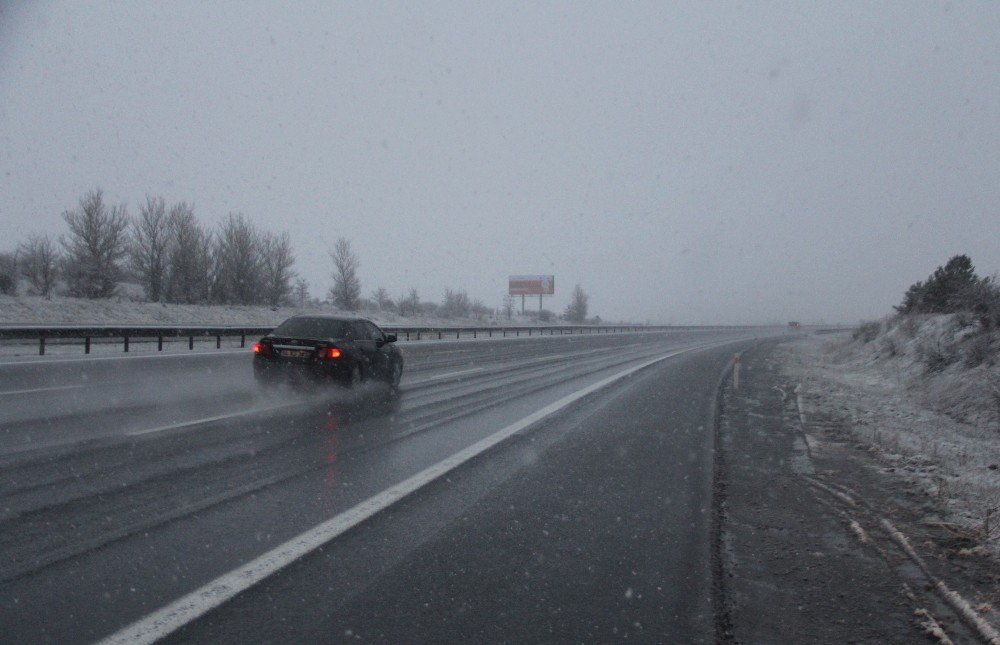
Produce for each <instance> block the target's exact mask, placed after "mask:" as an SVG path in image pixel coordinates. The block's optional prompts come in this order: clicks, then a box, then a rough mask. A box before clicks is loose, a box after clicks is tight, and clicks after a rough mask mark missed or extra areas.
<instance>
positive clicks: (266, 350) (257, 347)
mask: <svg viewBox="0 0 1000 645" xmlns="http://www.w3.org/2000/svg"><path fill="white" fill-rule="evenodd" d="M253 353H254V354H259V355H260V356H274V348H273V347H271V346H270V345H268V344H267V343H255V344H254V346H253Z"/></svg>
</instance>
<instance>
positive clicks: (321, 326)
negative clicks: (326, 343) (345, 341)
mask: <svg viewBox="0 0 1000 645" xmlns="http://www.w3.org/2000/svg"><path fill="white" fill-rule="evenodd" d="M350 330H351V323H349V322H346V321H343V320H329V319H327V318H292V319H289V320H286V321H285V322H283V323H281V324H280V325H278V327H277V328H276V329H275V330H274V331H273V332H272V333H273V334H274V335H275V336H286V337H291V338H349V337H350V336H351V331H350Z"/></svg>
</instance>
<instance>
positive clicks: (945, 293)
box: [895, 255, 1000, 329]
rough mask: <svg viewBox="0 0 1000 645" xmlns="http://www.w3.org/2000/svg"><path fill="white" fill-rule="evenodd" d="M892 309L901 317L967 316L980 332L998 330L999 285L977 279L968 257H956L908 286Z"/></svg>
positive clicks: (999, 311)
mask: <svg viewBox="0 0 1000 645" xmlns="http://www.w3.org/2000/svg"><path fill="white" fill-rule="evenodd" d="M895 309H896V312H897V313H899V314H904V315H905V314H951V313H969V314H972V315H974V316H975V317H976V318H978V320H979V323H980V325H981V326H982V327H983V328H984V329H995V328H1000V285H998V284H997V281H996V279H995V278H990V277H982V276H979V275H977V274H976V267H975V266H974V265H973V264H972V259H971V258H969V256H967V255H956V256H953V257H952V258H950V259H949V260H948V262H947V263H945V265H944V266H939V267H938V268H937V269H935V270H934V273H932V274H931V275H929V276H928V277H927V279H926V280H922V281H919V282H915V283H914V284H912V285H910V287H909V288H908V289H907V290H906V293H905V294H904V295H903V302H902V303H900V304H899V305H898V306H896V307H895Z"/></svg>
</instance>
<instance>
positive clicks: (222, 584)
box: [99, 345, 711, 645]
mask: <svg viewBox="0 0 1000 645" xmlns="http://www.w3.org/2000/svg"><path fill="white" fill-rule="evenodd" d="M710 346H711V345H709V346H708V347H710ZM705 347H706V346H702V347H689V348H687V349H682V350H679V351H675V352H671V353H669V354H664V355H661V356H658V357H657V358H654V359H651V360H648V361H644V362H642V363H639V364H638V365H635V366H633V367H630V368H628V369H626V370H623V371H621V372H618V373H617V374H614V375H612V376H609V377H607V378H604V379H601V380H600V381H598V382H596V383H593V384H591V385H588V386H587V387H585V388H583V389H581V390H577V391H576V392H573V393H572V394H568V395H566V396H564V397H562V398H561V399H559V400H558V401H555V402H553V403H550V404H549V405H547V406H545V407H544V408H542V409H540V410H537V411H535V412H533V413H531V414H529V415H528V416H526V417H524V418H523V419H521V420H520V421H516V422H514V423H512V424H510V425H509V426H507V427H506V428H502V429H500V430H497V431H496V432H494V433H493V434H491V435H490V436H488V437H486V438H485V439H481V440H480V441H477V442H476V443H474V444H472V445H471V446H469V447H467V448H464V449H463V450H459V451H458V452H456V453H455V454H453V455H452V456H450V457H447V458H445V459H443V460H442V461H439V462H438V463H436V464H434V465H433V466H430V467H429V468H426V469H424V470H422V471H420V472H419V473H417V474H416V475H413V476H412V477H409V478H408V479H405V480H403V481H401V482H399V483H398V484H396V485H395V486H392V487H390V488H387V489H386V490H384V491H382V492H381V493H379V494H377V495H375V496H374V497H370V498H368V499H366V500H365V501H363V502H361V503H360V504H357V505H356V506H354V507H352V508H350V509H348V510H346V511H344V512H343V513H340V514H339V515H336V516H334V517H332V518H330V519H329V520H327V521H325V522H323V523H321V524H319V525H317V526H315V527H313V528H311V529H309V530H308V531H306V532H304V533H302V534H301V535H299V536H297V537H294V538H292V539H291V540H288V541H287V542H285V543H284V544H281V545H279V546H277V547H276V548H274V549H272V550H270V551H268V552H267V553H265V554H263V555H261V556H260V557H258V558H256V559H254V560H252V561H250V562H248V563H247V564H245V565H242V566H240V567H237V568H236V569H234V570H232V571H230V572H229V573H226V574H223V575H221V576H219V577H218V578H216V579H215V580H212V581H211V582H209V583H208V584H206V585H204V586H202V587H201V588H200V589H196V590H195V591H192V592H191V593H189V594H187V595H186V596H184V597H182V598H180V599H178V600H176V601H174V602H172V603H170V604H169V605H167V606H166V607H163V608H162V609H159V610H157V611H155V612H153V613H151V614H149V615H147V616H145V617H144V618H140V619H139V620H138V621H136V622H134V623H132V624H131V625H129V626H127V627H125V628H124V629H122V630H120V631H118V632H116V633H114V634H112V635H111V636H108V637H107V638H105V639H103V640H101V641H100V643H99V645H105V644H110V643H153V642H155V641H157V640H159V639H161V638H163V637H165V636H167V635H168V634H171V633H173V632H174V631H176V630H178V629H180V628H181V627H183V626H184V625H186V624H188V623H190V622H191V621H193V620H195V619H196V618H198V617H199V616H202V615H204V614H205V613H207V612H209V611H211V610H212V609H215V608H216V607H218V606H220V605H222V604H223V603H225V602H227V601H228V600H230V599H232V598H233V597H234V596H236V595H237V594H239V593H241V592H243V591H246V590H247V589H249V588H250V587H252V586H254V585H255V584H257V583H258V582H260V581H262V580H264V579H265V578H267V577H268V576H270V575H272V574H273V573H275V572H277V571H279V570H281V569H283V568H284V567H286V566H288V565H289V564H291V563H292V562H295V561H296V560H298V559H299V558H301V557H303V556H304V555H306V554H308V553H310V552H311V551H314V550H316V549H318V548H319V547H321V546H323V545H324V544H326V543H327V542H329V541H330V540H332V539H334V538H336V537H338V536H339V535H341V534H343V533H344V532H346V531H347V530H349V529H351V528H353V527H355V526H357V525H358V524H360V523H361V522H363V521H365V520H367V519H368V518H370V517H372V516H373V515H375V514H376V513H379V512H380V511H383V510H385V509H386V508H388V507H390V506H392V505H393V504H395V503H396V502H398V501H400V500H401V499H403V498H404V497H407V496H408V495H410V494H411V493H413V492H415V491H417V490H419V489H420V488H423V487H424V486H426V485H427V484H429V483H431V482H432V481H434V480H435V479H438V478H439V477H441V476H443V475H445V474H447V473H449V472H451V471H452V470H454V469H455V468H457V467H459V466H460V465H462V464H464V463H465V462H467V461H469V460H470V459H472V458H473V457H475V456H477V455H479V454H481V453H483V452H486V451H487V450H489V449H490V448H492V447H494V446H496V445H497V444H499V443H500V442H502V441H505V440H506V439H509V438H510V437H511V436H513V435H515V434H517V433H518V432H520V431H522V430H524V429H526V428H528V427H529V426H532V425H534V424H536V423H538V422H539V421H541V420H542V419H544V418H545V417H547V416H549V415H551V414H554V413H555V412H558V411H560V410H562V409H563V408H565V407H566V406H568V405H570V404H571V403H575V402H576V401H579V400H580V399H582V398H583V397H585V396H587V395H588V394H591V393H593V392H596V391H597V390H599V389H601V388H603V387H605V386H607V385H610V384H611V383H614V382H615V381H618V380H621V379H623V378H625V377H626V376H629V375H631V374H634V373H635V372H638V371H639V370H641V369H643V368H646V367H649V366H650V365H653V364H654V363H658V362H660V361H662V360H664V359H667V358H670V357H672V356H677V355H678V354H684V353H686V352H690V351H693V350H695V349H704V348H705Z"/></svg>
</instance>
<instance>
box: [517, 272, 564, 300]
mask: <svg viewBox="0 0 1000 645" xmlns="http://www.w3.org/2000/svg"><path fill="white" fill-rule="evenodd" d="M555 292H556V277H555V276H554V275H512V276H510V277H509V278H508V290H507V293H509V294H510V295H512V296H551V295H552V294H554V293H555Z"/></svg>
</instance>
